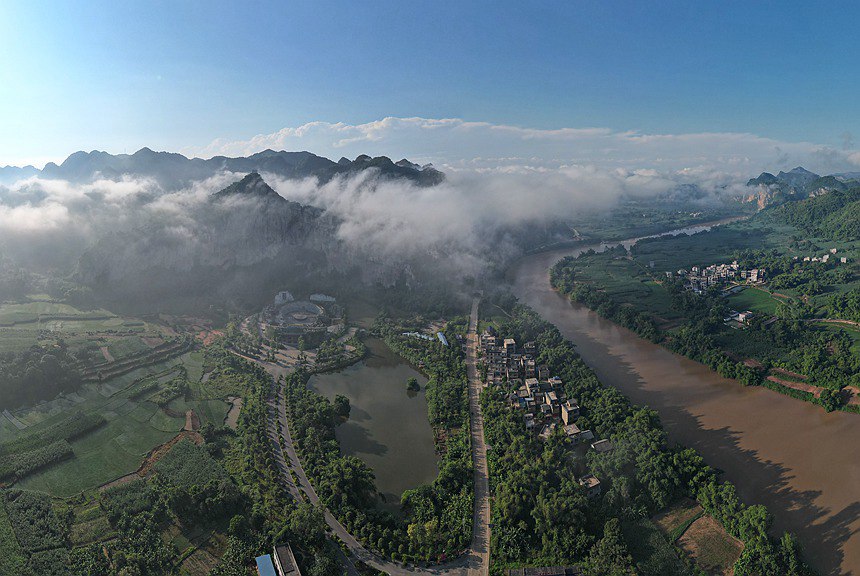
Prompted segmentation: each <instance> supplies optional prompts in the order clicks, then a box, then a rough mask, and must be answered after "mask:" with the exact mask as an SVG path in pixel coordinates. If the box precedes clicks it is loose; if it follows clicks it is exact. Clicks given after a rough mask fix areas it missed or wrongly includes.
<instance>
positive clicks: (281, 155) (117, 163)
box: [0, 147, 445, 190]
mask: <svg viewBox="0 0 860 576" xmlns="http://www.w3.org/2000/svg"><path fill="white" fill-rule="evenodd" d="M368 169H375V170H376V171H377V173H378V177H380V178H382V179H407V180H409V181H411V182H413V183H414V184H416V185H418V186H434V185H436V184H439V183H441V182H443V181H444V180H445V175H444V174H443V173H442V172H440V171H438V170H436V169H435V168H434V167H433V166H432V165H428V166H424V167H421V166H418V165H417V164H414V163H412V162H409V161H408V160H407V161H405V162H404V161H403V160H401V161H400V162H397V163H395V162H393V161H392V160H391V159H390V158H388V157H387V156H377V157H375V158H372V157H370V156H367V155H365V154H362V155H360V156H358V157H357V158H356V159H355V160H352V161H350V160H349V159H347V158H341V159H340V161H338V162H334V161H332V160H330V159H328V158H325V157H324V156H318V155H316V154H313V153H311V152H308V151H300V152H287V151H285V150H280V151H275V150H272V149H266V150H263V151H261V152H257V153H255V154H251V155H250V156H238V157H229V156H213V157H212V158H209V159H203V158H196V157H195V158H188V157H186V156H184V155H182V154H180V153H178V152H166V151H154V150H152V149H151V148H148V147H144V148H141V149H140V150H138V151H136V152H134V153H133V154H110V153H108V152H104V151H101V150H92V151H90V152H85V151H77V152H74V153H72V154H70V155H69V156H68V157H67V158H66V159H65V160H64V161H63V162H62V163H60V164H56V163H55V162H49V163H47V164H46V165H45V167H44V168H42V169H41V170H39V169H38V168H35V167H33V166H26V167H18V166H6V167H2V168H0V182H6V183H11V182H13V181H15V180H19V179H22V178H29V177H34V176H36V177H42V178H47V179H58V180H67V181H70V182H74V183H91V182H93V181H95V180H98V179H108V180H119V179H122V178H124V177H141V178H150V179H153V180H155V181H156V182H157V183H158V184H159V185H160V186H162V188H164V189H165V190H177V189H180V188H183V187H185V186H188V185H189V184H191V183H192V182H194V181H199V180H204V179H206V178H209V177H212V176H214V175H216V174H218V173H221V172H236V173H242V174H248V173H251V172H258V173H267V174H274V175H276V176H279V177H281V178H286V179H291V180H294V179H303V178H308V177H315V178H317V179H318V180H319V181H320V182H321V183H325V182H328V181H330V180H332V179H333V178H335V177H337V176H341V175H343V176H350V175H354V174H357V173H360V172H363V171H365V170H368Z"/></svg>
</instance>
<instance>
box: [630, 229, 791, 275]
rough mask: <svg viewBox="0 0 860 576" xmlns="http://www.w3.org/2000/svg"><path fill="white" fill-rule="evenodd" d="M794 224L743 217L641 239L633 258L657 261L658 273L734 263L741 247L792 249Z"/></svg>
mask: <svg viewBox="0 0 860 576" xmlns="http://www.w3.org/2000/svg"><path fill="white" fill-rule="evenodd" d="M796 233H797V230H796V229H795V228H793V227H791V226H784V225H777V224H771V223H765V222H761V221H758V220H754V221H751V220H744V221H741V222H734V223H732V224H727V225H724V226H718V227H716V228H713V229H712V230H711V231H710V232H703V233H700V234H694V235H692V236H687V235H680V236H672V237H665V236H664V237H662V238H659V239H653V240H645V241H641V242H638V243H637V244H636V245H635V246H634V247H633V249H632V255H633V257H634V259H635V260H636V261H637V262H639V263H640V264H642V265H648V264H649V262H651V261H653V262H654V270H655V271H656V273H657V274H661V275H662V274H663V273H664V272H666V271H673V272H674V271H677V270H679V269H681V268H690V267H691V266H701V265H709V264H714V263H718V262H731V260H732V255H733V254H734V253H735V252H736V251H738V250H744V249H747V248H755V249H757V250H766V249H771V248H775V249H778V250H780V251H781V252H788V253H790V252H791V248H790V245H791V236H792V234H796Z"/></svg>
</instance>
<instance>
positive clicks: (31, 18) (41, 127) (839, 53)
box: [0, 1, 860, 166]
mask: <svg viewBox="0 0 860 576" xmlns="http://www.w3.org/2000/svg"><path fill="white" fill-rule="evenodd" d="M858 17H860V5H858V4H854V3H847V2H846V3H838V2H829V3H820V4H817V5H815V6H812V5H809V4H801V3H794V2H791V3H789V2H780V3H776V2H774V3H765V2H710V3H704V2H689V1H685V2H597V1H595V2H574V1H561V2H534V3H524V2H469V3H465V2H444V1H442V2H426V3H423V2H402V1H401V2H363V3H362V2H306V3H297V2H241V3H239V2H236V3H234V2H231V3H227V2H215V1H200V2H195V1H172V2H140V3H133V2H115V1H113V2H101V1H89V2H81V3H74V4H73V3H68V2H32V1H26V2H25V1H20V2H16V1H8V2H3V3H2V4H0V166H2V165H5V164H20V163H23V162H25V161H31V162H34V163H37V164H41V163H44V162H45V161H46V160H57V159H62V158H64V157H65V156H67V155H68V154H69V153H71V152H73V151H75V150H78V149H86V150H89V149H102V150H108V151H110V152H133V151H134V150H136V149H138V148H140V147H142V146H149V147H152V148H155V149H167V150H182V151H188V152H189V153H191V152H195V151H199V152H200V153H202V154H203V153H207V152H212V153H214V152H215V151H217V150H216V147H213V146H211V145H210V143H212V141H213V140H216V139H220V140H219V141H221V140H224V141H247V140H249V139H251V138H252V137H253V136H255V135H258V134H273V133H276V132H277V131H279V130H281V129H283V128H285V127H299V126H303V125H305V124H307V123H311V122H326V123H332V124H334V123H340V122H342V123H346V124H348V125H365V124H367V123H373V122H376V121H379V120H381V119H383V118H386V117H400V118H411V117H422V118H429V119H440V118H457V119H463V120H465V121H468V122H482V123H489V124H491V125H505V126H516V127H522V128H529V129H539V130H554V129H559V128H588V127H599V128H605V129H607V130H610V131H613V132H616V133H624V132H627V131H632V132H635V133H639V134H672V135H678V134H689V133H726V132H736V133H745V134H746V133H748V134H754V135H757V136H760V137H763V138H765V139H767V146H768V149H771V148H779V149H780V150H781V149H782V148H784V146H782V145H780V143H785V144H790V143H798V142H810V143H813V144H815V145H823V146H829V147H832V148H833V149H843V148H846V147H851V146H852V145H851V140H852V139H853V137H854V135H856V137H858V138H860V98H858V97H857V92H858V88H860V66H858V65H857V55H858V54H860V34H857V30H856V28H857V22H858V21H860V18H858ZM378 142H379V145H378V146H377V147H378V148H381V149H384V148H385V146H384V144H385V143H386V140H384V139H382V140H379V141H378ZM482 142H485V143H487V144H489V143H490V142H489V141H488V140H484V141H482V140H481V139H480V138H475V139H473V141H470V145H469V146H470V147H471V148H470V149H469V150H465V149H464V150H461V149H458V151H457V155H459V156H461V157H463V158H465V157H468V156H469V155H470V154H471V155H472V156H486V154H484V153H483V152H482V147H483V146H482ZM846 142H847V143H848V144H847V146H846ZM390 143H391V144H392V145H393V144H395V143H397V144H399V143H400V142H399V141H396V142H395V141H392V142H390ZM289 144H296V145H298V144H301V142H293V141H290V142H289ZM308 144H309V145H311V144H317V145H318V146H319V147H320V148H323V149H322V150H312V151H318V152H320V153H325V154H332V153H333V152H334V153H336V150H333V146H326V145H325V144H324V143H319V142H317V141H308ZM438 145H439V144H438V142H434V143H433V146H438ZM709 150H710V149H709V148H707V147H704V148H703V149H702V154H708V153H710V152H709ZM381 152H382V150H380V153H381ZM406 152H409V153H413V154H418V155H419V156H422V157H424V158H428V159H432V158H433V157H434V153H435V152H436V148H433V147H429V146H428V147H425V148H423V149H422V148H420V147H415V146H413V147H411V149H410V150H404V152H403V153H401V152H400V151H399V150H396V149H395V150H388V152H387V153H388V154H390V155H392V156H398V157H399V156H402V155H405V154H406ZM552 152H553V153H554V154H555V153H557V149H553V151H552ZM594 154H597V153H596V152H595V153H594ZM571 156H575V154H573V153H572V154H571ZM446 160H449V161H450V160H451V158H450V157H448V158H446ZM629 160H630V161H631V162H634V161H635V158H633V157H631V158H630V159H629Z"/></svg>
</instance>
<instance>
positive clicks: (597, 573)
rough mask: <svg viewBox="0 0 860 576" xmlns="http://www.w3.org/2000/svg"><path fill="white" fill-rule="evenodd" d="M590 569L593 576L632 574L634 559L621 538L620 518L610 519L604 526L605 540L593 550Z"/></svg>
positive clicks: (626, 575)
mask: <svg viewBox="0 0 860 576" xmlns="http://www.w3.org/2000/svg"><path fill="white" fill-rule="evenodd" d="M588 567H589V569H590V570H589V573H590V574H592V575H593V576H628V575H629V574H630V573H631V572H632V570H633V558H632V557H631V556H630V552H629V551H628V550H627V545H626V544H625V543H624V540H623V539H622V538H621V524H620V523H619V522H618V518H610V519H609V520H607V521H606V524H604V526H603V538H601V539H600V540H598V542H597V543H596V544H595V545H594V546H593V547H592V548H591V553H590V554H589V556H588Z"/></svg>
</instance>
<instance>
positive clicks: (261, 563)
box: [257, 554, 278, 576]
mask: <svg viewBox="0 0 860 576" xmlns="http://www.w3.org/2000/svg"><path fill="white" fill-rule="evenodd" d="M257 574H259V575H260V576H278V573H277V572H275V564H274V562H272V555H271V554H266V555H265V556H258V557H257Z"/></svg>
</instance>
